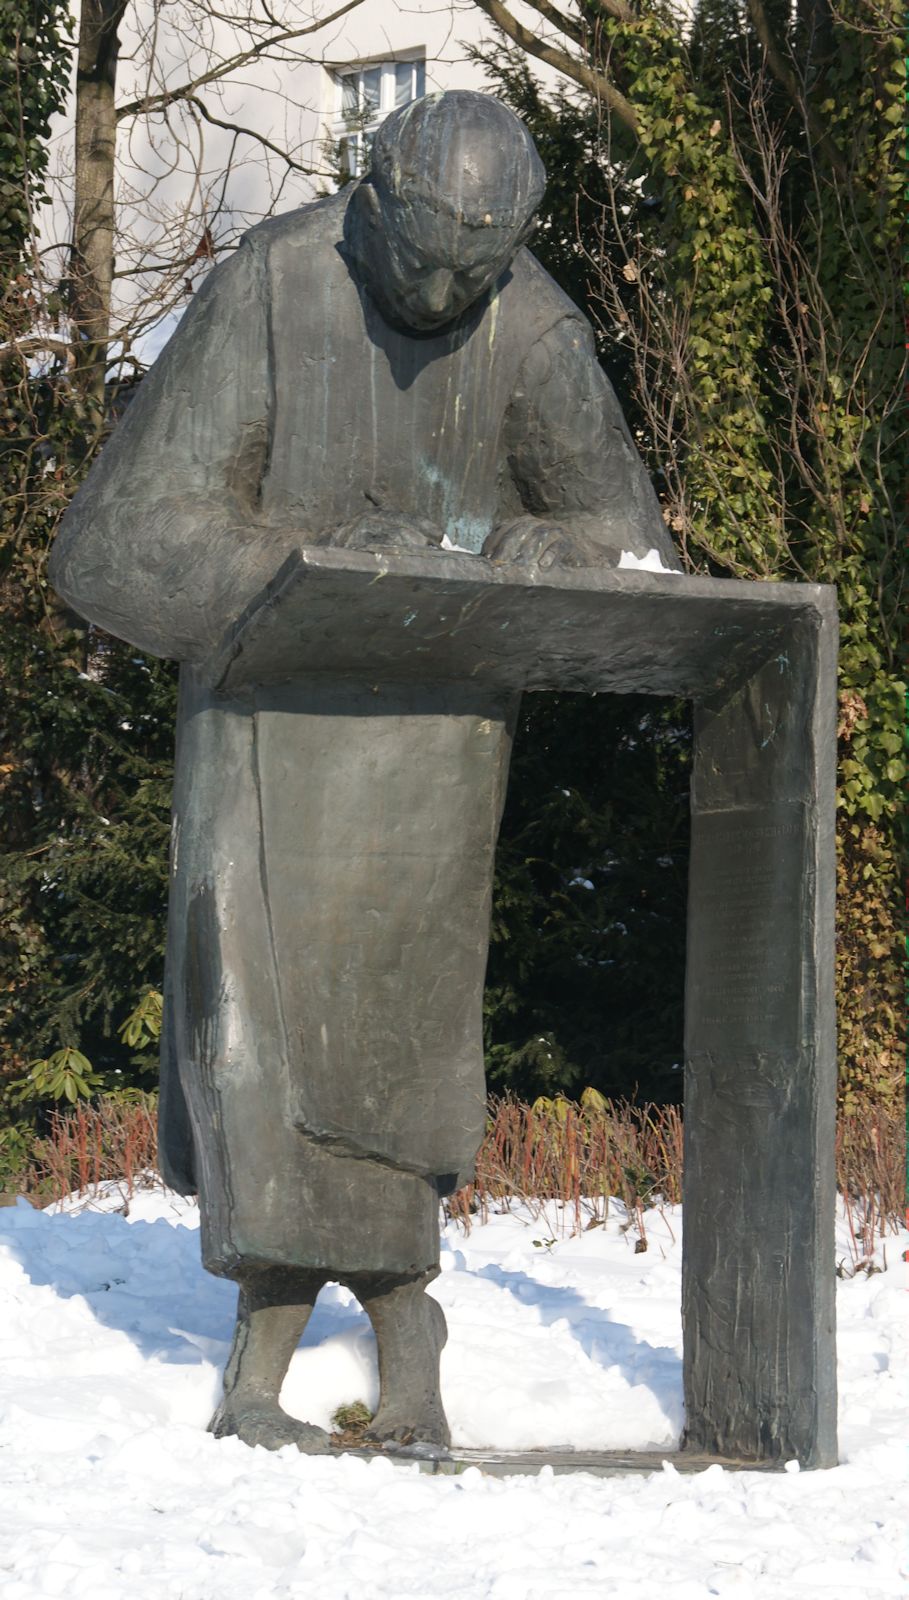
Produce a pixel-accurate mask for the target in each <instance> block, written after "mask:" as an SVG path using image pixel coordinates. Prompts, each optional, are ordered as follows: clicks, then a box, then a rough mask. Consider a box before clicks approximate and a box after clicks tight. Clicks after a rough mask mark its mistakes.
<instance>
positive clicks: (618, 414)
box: [485, 316, 680, 571]
mask: <svg viewBox="0 0 909 1600" xmlns="http://www.w3.org/2000/svg"><path fill="white" fill-rule="evenodd" d="M505 449H506V454H507V460H508V470H509V476H510V479H511V483H512V485H513V486H514V490H515V491H516V494H517V497H518V499H519V501H520V504H521V506H522V507H523V510H524V513H525V515H524V516H518V517H517V518H515V519H514V520H512V521H509V522H504V521H503V523H502V524H501V525H500V527H499V528H497V529H496V530H495V532H494V533H493V534H492V536H491V538H490V539H489V540H488V541H487V546H486V552H485V553H486V554H487V555H489V556H491V557H492V559H493V560H498V561H505V560H508V561H515V560H517V561H520V560H528V561H536V560H538V559H539V560H541V563H542V564H543V565H547V564H549V562H547V560H546V556H547V554H548V555H550V557H551V559H553V560H555V561H557V562H560V563H561V564H564V565H569V566H589V565H600V564H602V565H604V566H616V565H617V564H618V561H619V558H620V556H621V553H622V551H623V550H628V551H631V553H632V554H633V555H637V556H644V555H646V554H647V551H648V550H651V549H656V550H658V551H659V552H660V555H661V557H662V561H663V564H664V566H667V567H671V568H673V569H674V570H676V571H677V570H679V566H680V564H679V560H678V557H677V555H676V553H675V551H674V549H673V545H672V540H671V539H670V537H669V534H668V533H667V531H666V526H665V524H664V522H663V518H662V515H661V513H660V507H659V502H658V501H657V497H656V494H655V492H654V489H653V485H652V484H651V482H650V479H649V477H648V476H647V473H646V472H645V470H644V466H643V463H642V461H641V458H640V456H639V454H638V452H637V450H636V448H635V445H634V441H633V440H632V437H631V434H630V433H629V431H628V426H627V424H626V422H625V418H624V417H623V415H622V410H621V407H620V405H619V403H618V400H617V399H616V396H615V392H614V390H613V388H612V385H611V384H610V382H609V379H608V378H607V377H606V374H605V373H604V372H603V370H602V368H601V367H600V365H599V362H598V361H597V359H596V354H595V351H594V344H593V336H592V334H591V331H590V329H589V327H588V326H587V324H586V323H585V322H583V321H582V320H581V318H580V317H572V316H566V317H563V318H562V320H561V321H560V322H558V323H556V325H555V326H554V327H553V328H551V329H550V330H549V332H548V333H546V334H545V335H544V337H543V338H542V339H540V340H539V341H538V342H537V344H536V345H534V347H533V349H532V350H531V352H530V354H529V355H528V357H527V358H526V360H525V361H524V364H523V366H522V368H521V371H520V374H519V376H518V382H517V384H516V387H515V391H514V394H513V396H512V400H511V404H510V406H509V410H508V415H507V418H506V426H505ZM559 534H561V542H560V540H559Z"/></svg>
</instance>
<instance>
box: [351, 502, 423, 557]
mask: <svg viewBox="0 0 909 1600" xmlns="http://www.w3.org/2000/svg"><path fill="white" fill-rule="evenodd" d="M328 542H329V544H331V545H332V546H334V547H335V548H336V549H340V550H373V551H377V550H425V549H427V547H429V548H433V547H437V546H439V545H441V543H442V529H441V528H437V527H436V525H435V523H434V522H430V521H429V519H428V518H427V517H411V516H407V515H406V514H405V513H404V512H398V511H378V510H376V511H364V512H363V513H362V515H361V516H359V517H354V519H353V521H352V522H345V523H344V525H343V527H340V528H336V529H335V531H334V533H333V534H332V535H331V538H330V539H329V541H328Z"/></svg>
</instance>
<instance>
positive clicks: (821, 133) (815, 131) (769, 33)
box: [478, 0, 849, 179]
mask: <svg viewBox="0 0 909 1600" xmlns="http://www.w3.org/2000/svg"><path fill="white" fill-rule="evenodd" d="M478 3H479V0H478ZM748 15H749V17H750V18H751V22H752V25H753V27H754V31H755V33H756V34H757V36H758V39H759V40H760V42H761V44H762V45H763V47H764V53H765V55H766V57H767V65H768V67H769V68H770V70H771V72H772V73H773V76H774V77H775V78H776V81H777V83H778V84H779V85H780V87H781V88H782V89H783V90H785V93H786V95H787V96H788V98H789V99H790V100H791V102H792V104H793V106H794V107H795V109H796V111H798V112H799V114H800V115H801V116H802V117H804V119H805V125H806V127H807V129H808V132H809V133H810V135H811V137H812V139H813V140H814V142H815V144H816V145H817V147H818V149H819V150H820V151H822V153H823V155H824V156H825V158H826V160H827V162H828V164H829V166H830V167H831V168H832V169H833V171H834V172H835V173H836V175H837V177H838V178H842V179H846V178H847V177H848V175H849V168H848V166H847V164H846V160H845V158H844V156H843V153H842V151H841V150H840V148H839V146H838V145H837V143H836V141H835V140H834V139H833V138H832V137H831V135H830V133H829V132H828V131H827V129H826V128H825V127H824V124H823V122H822V121H821V119H820V117H819V116H818V115H817V113H816V111H814V110H813V109H812V107H811V106H810V105H809V104H808V99H807V96H806V94H805V92H804V90H803V87H802V85H801V84H800V83H799V80H798V78H797V77H796V75H795V73H794V72H793V70H792V68H791V67H790V65H789V63H788V61H787V60H786V57H785V54H784V51H783V49H782V47H781V46H780V44H779V41H778V40H777V38H776V36H775V34H774V32H773V29H772V28H771V26H770V19H769V17H768V16H767V13H766V11H765V10H764V4H763V0H748Z"/></svg>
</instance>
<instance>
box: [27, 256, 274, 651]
mask: <svg viewBox="0 0 909 1600" xmlns="http://www.w3.org/2000/svg"><path fill="white" fill-rule="evenodd" d="M268 409H269V372H268V331H267V304H266V298H265V292H264V284H263V273H262V267H261V264H260V260H259V257H258V252H257V250H256V249H255V248H254V247H253V246H251V245H249V244H248V243H246V244H243V245H241V246H240V248H239V249H238V250H237V252H236V254H235V255H233V256H232V257H230V258H229V259H228V260H227V261H226V262H225V263H224V264H223V265H222V266H219V267H217V268H216V269H215V271H214V272H212V273H211V275H210V276H209V278H208V279H207V280H206V282H205V284H204V285H203V286H202V288H201V289H200V290H199V292H198V293H197V295H196V296H195V298H194V300H193V302H192V304H191V306H190V307H189V309H188V311H187V312H186V314H185V316H184V318H183V320H182V322H181V323H180V326H179V327H178V329H177V331H176V333H175V334H174V336H173V338H172V339H171V341H170V343H169V344H168V346H167V347H166V349H165V350H164V351H163V352H162V354H161V356H160V357H159V358H158V360H157V361H156V363H155V365H154V367H153V368H152V370H151V372H150V373H149V374H148V376H147V377H146V378H145V379H144V380H143V382H142V384H141V385H140V387H139V390H138V393H137V395H136V398H135V400H133V402H132V404H131V405H130V407H129V409H128V410H127V412H126V415H125V416H124V418H123V420H122V422H120V424H119V425H118V427H117V428H116V430H115V431H114V433H113V435H112V437H111V439H110V440H109V442H108V443H107V444H106V445H105V446H104V449H103V450H102V452H101V455H100V457H99V459H98V461H97V463H96V464H95V466H94V467H93V468H92V471H91V472H90V474H89V476H88V478H87V479H86V481H85V483H84V484H83V486H82V488H81V489H80V490H79V492H78V494H77V495H76V496H75V498H74V500H73V502H72V504H71V506H70V508H69V510H68V511H67V513H66V516H65V517H64V519H63V524H62V527H61V532H60V534H59V536H58V538H57V542H56V544H55V546H54V550H53V553H52V556H51V562H50V569H49V572H50V579H51V582H52V583H53V584H54V587H55V588H56V589H57V590H59V592H60V593H61V594H62V595H63V596H64V598H65V599H66V600H67V601H68V602H69V604H70V605H71V606H72V607H73V609H74V610H75V611H77V612H79V613H80V615H82V616H84V617H87V618H88V619H89V620H90V621H92V622H94V623H97V624H98V625H99V626H100V627H103V628H106V629H107V630H108V632H110V633H114V634H117V635H118V636H119V637H120V638H123V639H127V640H129V642H130V643H131V644H134V645H136V646H137V647H138V648H139V649H141V650H146V651H149V652H150V653H151V654H153V655H160V656H172V657H176V658H177V659H180V660H185V659H189V660H198V659H201V658H203V657H204V656H206V655H207V654H208V653H209V652H210V651H211V649H212V648H213V646H214V645H215V644H216V643H217V641H218V640H219V639H220V638H221V636H222V634H223V633H224V630H225V628H226V627H227V626H228V625H229V623H230V622H231V621H232V620H233V619H234V618H235V617H236V616H237V614H238V613H239V612H240V611H241V610H242V609H243V607H244V606H245V605H246V604H247V603H248V602H249V600H250V599H251V598H252V597H253V596H254V595H255V594H257V593H258V592H259V591H260V590H261V589H262V588H263V587H264V585H265V584H267V583H268V581H269V579H270V578H271V577H273V575H274V574H275V572H276V571H277V569H278V568H279V566H280V565H281V562H282V561H283V560H284V558H285V557H286V556H287V555H288V554H289V553H290V551H291V550H292V549H294V548H295V547H296V546H297V545H299V544H300V543H301V542H303V540H302V536H301V534H300V533H292V532H290V531H278V530H275V529H269V528H267V527H265V526H264V525H263V523H262V521H261V519H260V517H259V514H258V508H257V503H258V493H259V487H260V484H261V480H262V474H263V472H264V468H265V463H266V457H267V449H268Z"/></svg>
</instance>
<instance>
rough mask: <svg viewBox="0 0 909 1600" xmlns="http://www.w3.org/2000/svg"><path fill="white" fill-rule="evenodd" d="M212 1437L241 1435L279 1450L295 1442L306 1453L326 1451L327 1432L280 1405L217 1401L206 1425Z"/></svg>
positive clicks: (250, 1440)
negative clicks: (293, 1414) (243, 1404)
mask: <svg viewBox="0 0 909 1600" xmlns="http://www.w3.org/2000/svg"><path fill="white" fill-rule="evenodd" d="M208 1431H209V1433H213V1434H214V1436H215V1438H216V1439H230V1438H235V1439H242V1440H243V1443H244V1444H249V1445H256V1444H259V1445H261V1446H262V1448H263V1449H264V1450H283V1448H284V1446H285V1445H288V1444H293V1445H296V1447H297V1449H298V1450H302V1451H303V1452H304V1453H305V1454H306V1455H322V1454H327V1452H328V1451H329V1449H330V1445H329V1438H328V1434H327V1433H326V1431H325V1429H324V1428H318V1427H316V1425H315V1423H314V1422H298V1421H297V1418H296V1417H289V1416H288V1415H287V1412H286V1411H282V1410H281V1407H280V1406H272V1405H245V1406H242V1405H241V1406H232V1405H229V1404H226V1403H225V1402H224V1401H222V1402H221V1404H220V1405H219V1407H218V1409H217V1411H216V1412H215V1414H214V1416H213V1417H212V1419H211V1422H210V1423H209V1425H208Z"/></svg>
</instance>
